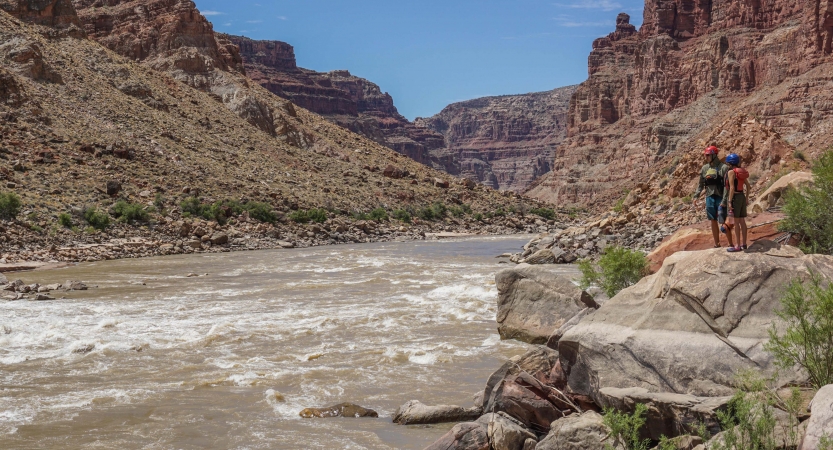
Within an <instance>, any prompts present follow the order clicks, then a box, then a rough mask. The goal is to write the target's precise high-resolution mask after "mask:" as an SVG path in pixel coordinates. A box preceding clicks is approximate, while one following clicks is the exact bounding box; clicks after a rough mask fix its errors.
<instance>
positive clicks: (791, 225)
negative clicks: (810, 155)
mask: <svg viewBox="0 0 833 450" xmlns="http://www.w3.org/2000/svg"><path fill="white" fill-rule="evenodd" d="M813 179H814V184H813V186H807V187H803V188H801V189H799V190H792V189H791V190H789V191H787V193H786V196H785V200H784V215H785V216H786V217H785V218H784V220H782V221H781V223H780V224H779V228H780V229H781V230H783V231H789V232H791V233H797V234H799V235H800V236H801V248H802V250H804V251H805V252H806V253H825V254H833V150H828V151H826V152H825V153H824V154H823V155H822V156H821V157H820V158H819V159H818V160H817V161H816V162H815V163H813Z"/></svg>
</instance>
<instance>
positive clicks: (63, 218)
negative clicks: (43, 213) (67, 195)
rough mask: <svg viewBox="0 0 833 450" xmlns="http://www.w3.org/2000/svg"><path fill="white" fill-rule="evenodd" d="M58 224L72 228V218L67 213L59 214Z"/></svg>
mask: <svg viewBox="0 0 833 450" xmlns="http://www.w3.org/2000/svg"><path fill="white" fill-rule="evenodd" d="M58 224H59V225H61V226H62V227H64V228H72V227H73V224H72V216H71V215H69V214H67V213H61V214H58Z"/></svg>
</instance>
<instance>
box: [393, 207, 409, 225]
mask: <svg viewBox="0 0 833 450" xmlns="http://www.w3.org/2000/svg"><path fill="white" fill-rule="evenodd" d="M393 218H394V219H396V220H401V221H402V222H405V223H411V214H410V213H409V212H408V211H405V210H404V209H397V210H394V211H393Z"/></svg>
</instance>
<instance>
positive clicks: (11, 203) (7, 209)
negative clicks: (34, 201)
mask: <svg viewBox="0 0 833 450" xmlns="http://www.w3.org/2000/svg"><path fill="white" fill-rule="evenodd" d="M22 205H23V204H22V203H21V201H20V197H18V196H17V194H15V193H14V192H9V193H7V194H4V193H0V219H5V220H12V219H14V218H16V217H17V215H18V214H20V207H21V206H22Z"/></svg>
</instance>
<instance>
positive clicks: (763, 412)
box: [710, 391, 775, 450]
mask: <svg viewBox="0 0 833 450" xmlns="http://www.w3.org/2000/svg"><path fill="white" fill-rule="evenodd" d="M717 417H718V419H719V420H720V427H721V428H722V429H723V434H722V439H718V440H717V442H714V443H712V445H711V446H710V448H711V449H712V450H733V449H741V448H742V449H748V450H774V449H775V412H774V410H773V408H772V406H771V405H770V404H769V402H767V401H766V399H765V398H763V395H762V394H761V392H752V393H747V392H744V391H738V392H737V393H736V394H735V395H734V396H733V397H732V399H731V400H729V406H728V408H727V409H726V410H725V411H718V412H717Z"/></svg>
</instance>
